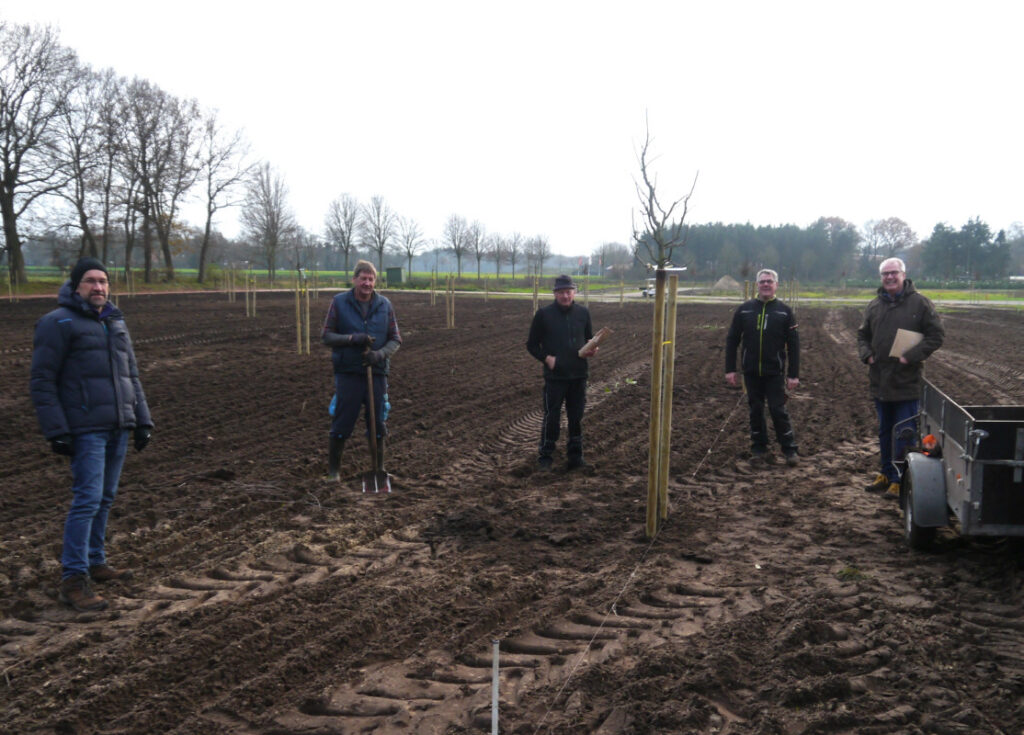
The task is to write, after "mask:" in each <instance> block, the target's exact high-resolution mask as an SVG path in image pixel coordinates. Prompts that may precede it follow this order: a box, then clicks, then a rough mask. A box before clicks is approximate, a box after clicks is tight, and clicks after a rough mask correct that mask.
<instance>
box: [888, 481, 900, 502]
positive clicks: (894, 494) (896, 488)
mask: <svg viewBox="0 0 1024 735" xmlns="http://www.w3.org/2000/svg"><path fill="white" fill-rule="evenodd" d="M885 495H886V497H890V498H895V499H896V500H899V499H900V484H899V483H898V482H890V483H889V489H888V490H886V491H885Z"/></svg>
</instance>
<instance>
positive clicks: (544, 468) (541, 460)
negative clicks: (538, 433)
mask: <svg viewBox="0 0 1024 735" xmlns="http://www.w3.org/2000/svg"><path fill="white" fill-rule="evenodd" d="M553 464H554V460H552V459H551V457H538V458H537V469H538V470H540V471H541V472H550V471H551V467H552V465H553Z"/></svg>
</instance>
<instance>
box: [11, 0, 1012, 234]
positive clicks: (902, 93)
mask: <svg viewBox="0 0 1024 735" xmlns="http://www.w3.org/2000/svg"><path fill="white" fill-rule="evenodd" d="M0 17H3V18H5V19H7V20H12V21H16V22H32V23H41V24H45V23H49V24H52V25H54V26H56V27H58V28H59V30H60V38H61V40H62V42H63V43H64V44H65V45H67V46H69V47H71V48H73V49H75V50H76V51H77V52H78V54H79V56H80V58H81V60H82V61H83V62H84V63H87V64H89V65H91V66H93V67H94V68H102V67H112V68H113V69H115V70H116V71H117V72H118V73H120V74H121V75H124V76H126V77H133V76H138V77H142V78H146V79H148V80H150V81H151V82H153V83H155V84H157V85H159V86H161V87H163V88H164V89H166V90H167V91H169V92H171V93H173V94H175V95H178V96H181V97H195V98H196V99H197V100H198V101H199V103H200V104H201V105H203V106H205V107H209V108H217V109H219V111H220V115H221V118H222V119H223V120H224V121H225V122H226V123H227V124H229V125H231V126H232V127H237V128H241V129H242V130H243V131H244V133H245V135H246V137H247V139H248V140H249V141H250V144H251V147H252V152H253V156H254V157H255V158H258V159H259V160H265V161H268V162H269V163H270V164H271V165H272V166H274V167H275V168H276V169H277V170H278V171H279V172H280V173H281V174H282V175H283V176H284V178H285V181H286V183H287V185H288V188H289V190H290V204H291V206H292V208H293V210H294V212H295V214H296V216H297V217H298V220H299V222H300V224H302V225H303V226H304V227H305V228H307V229H308V230H310V231H313V232H316V233H321V232H322V231H323V222H324V215H325V213H326V211H327V206H328V203H329V202H330V201H331V200H332V199H334V198H336V197H337V196H339V195H340V194H342V193H346V192H347V193H350V194H352V195H354V196H355V197H356V198H358V199H359V200H360V201H363V202H365V201H367V200H368V199H369V198H370V197H371V196H374V195H378V194H379V195H381V196H383V197H384V198H385V200H386V201H387V202H388V203H389V204H390V205H391V206H392V208H393V209H395V210H396V211H397V212H398V213H399V214H401V215H403V216H407V217H412V218H413V219H415V220H416V221H417V222H418V223H419V224H420V227H421V229H422V230H423V232H424V234H425V236H426V237H428V238H432V239H440V237H441V233H442V228H443V225H444V222H445V220H446V219H447V218H448V217H449V215H451V214H458V215H461V216H463V217H465V218H466V219H467V220H469V221H473V220H479V221H480V222H481V223H482V224H483V226H484V228H485V229H486V230H487V231H488V232H492V233H500V234H509V233H512V232H520V233H522V234H523V235H526V236H532V235H544V236H546V237H547V238H548V239H549V241H550V243H551V246H552V249H553V250H554V251H555V252H556V253H562V254H586V253H589V252H591V251H592V250H593V249H594V248H595V247H597V246H599V245H600V244H602V243H604V242H608V241H618V242H624V243H625V242H629V240H630V237H631V231H632V218H633V212H634V210H635V209H636V208H637V195H636V190H635V183H634V182H635V179H636V177H637V175H638V170H639V167H638V164H637V152H638V148H639V145H640V143H641V142H642V140H643V137H644V131H645V120H648V121H649V125H650V131H651V136H652V141H653V142H652V150H653V151H654V152H655V154H656V155H657V158H656V160H655V161H654V164H653V167H652V168H653V170H654V172H655V173H656V175H657V183H658V193H659V195H660V196H661V197H662V198H663V199H664V200H666V201H669V200H672V199H675V198H679V197H681V196H683V195H684V194H685V193H686V192H687V191H688V190H689V188H690V186H691V184H692V183H693V180H694V177H695V176H696V177H697V183H696V188H695V190H694V193H693V197H692V199H691V202H690V210H689V216H688V221H689V222H692V223H704V222H714V221H723V222H727V223H734V222H751V223H753V224H755V225H779V224H796V225H799V226H807V225H809V224H811V223H812V222H813V221H814V220H816V219H817V218H818V217H820V216H838V217H842V218H844V219H846V220H849V221H851V222H853V223H854V224H856V225H858V226H863V225H864V224H865V223H866V222H867V221H869V220H878V219H884V218H886V217H899V218H901V219H903V220H905V221H906V222H908V223H909V224H910V226H911V227H912V228H913V229H914V231H915V232H916V233H917V235H918V236H919V237H926V236H927V235H928V234H929V233H930V232H931V230H932V228H933V227H934V225H935V224H936V223H938V222H945V223H947V224H949V225H950V226H952V227H955V228H958V227H959V226H960V225H962V224H964V223H965V222H966V221H967V220H968V219H969V218H972V217H980V218H981V219H982V220H983V221H985V222H987V223H988V224H989V226H990V227H991V228H992V229H993V231H997V230H999V229H1001V228H1005V227H1008V226H1010V225H1011V224H1012V223H1014V222H1017V221H1024V175H1022V172H1024V144H1022V134H1021V119H1022V115H1021V112H1022V107H1024V95H1022V94H1021V89H1022V85H1024V79H1022V74H1021V71H1022V69H1024V64H1022V61H1021V51H1020V42H1021V41H1020V32H1021V28H1022V27H1024V26H1022V22H1021V21H1022V20H1024V4H1021V3H1017V2H1013V1H1012V0H1010V1H1006V0H1000V1H999V2H989V1H988V0H982V1H981V2H978V1H977V0H974V1H973V2H966V1H965V2H958V3H951V2H943V1H942V0H938V1H936V0H932V1H931V2H900V1H899V0H886V1H885V2H873V1H871V0H867V1H865V0H861V1H860V2H856V3H854V2H821V1H820V0H818V1H815V2H789V1H786V0H781V1H778V0H777V1H774V2H763V1H761V2H725V1H716V2H711V1H708V2H686V1H684V0H675V1H668V0H666V1H665V2H647V1H645V0H631V1H630V2H626V1H625V0H622V1H621V2H603V1H601V0H589V1H588V2H559V1H558V0H545V1H542V2H533V1H532V0H517V1H516V2H488V1H487V0H474V1H472V2H448V1H444V2H431V1H430V0H418V1H415V0H409V1H406V0H401V1H395V2H388V1H387V0H374V1H372V2H367V1H366V0H362V1H360V2H348V1H347V0H341V1H325V0H316V1H307V0H290V1H289V2H283V3H264V2H261V1H260V0H255V1H253V0H246V1H245V2H234V1H232V0H203V1H202V2H195V1H194V0H176V2H173V3H141V2H138V0H132V1H131V2H129V1H127V0H125V1H122V0H95V1H94V2H82V0H69V1H64V0H30V1H28V2H27V1H26V0H18V1H17V2H13V1H11V0H0ZM197 223H198V219H197ZM218 224H219V226H220V227H221V229H222V230H223V231H224V232H225V233H226V234H228V235H229V236H230V235H235V234H237V224H236V222H235V218H234V217H233V216H231V215H225V216H223V217H222V219H221V221H220V222H219V223H218Z"/></svg>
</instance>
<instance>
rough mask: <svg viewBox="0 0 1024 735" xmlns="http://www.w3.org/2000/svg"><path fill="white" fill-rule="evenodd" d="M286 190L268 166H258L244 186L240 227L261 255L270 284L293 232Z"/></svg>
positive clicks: (293, 219) (293, 226)
mask: <svg viewBox="0 0 1024 735" xmlns="http://www.w3.org/2000/svg"><path fill="white" fill-rule="evenodd" d="M287 199H288V187H287V186H286V185H285V183H284V179H283V178H282V177H281V176H280V174H278V173H277V172H276V171H274V169H272V168H271V166H270V164H269V163H266V162H264V163H262V164H260V165H259V166H257V167H256V168H255V169H254V170H253V172H252V174H251V175H250V177H249V180H248V183H247V186H246V196H245V202H244V204H243V206H242V217H241V220H242V226H243V227H244V228H245V231H246V233H247V234H248V235H249V237H251V238H252V240H253V241H254V242H255V243H256V245H257V247H258V248H259V249H260V250H261V251H262V252H263V255H264V258H265V259H266V264H267V273H268V274H269V276H270V281H271V283H273V282H274V279H275V278H276V277H277V253H278V248H279V247H280V246H281V245H282V244H283V243H284V242H285V241H286V240H287V238H288V237H289V236H290V235H291V233H292V232H293V231H294V230H295V226H296V225H295V217H294V216H293V215H292V213H291V210H290V209H289V208H288V204H287Z"/></svg>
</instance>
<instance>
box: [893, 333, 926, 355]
mask: <svg viewBox="0 0 1024 735" xmlns="http://www.w3.org/2000/svg"><path fill="white" fill-rule="evenodd" d="M922 339H924V335H923V334H921V333H920V332H912V331H911V330H909V329H897V330H896V339H894V340H893V341H892V349H891V350H889V357H903V356H904V355H905V354H907V350H909V349H910V348H911V347H913V346H914V345H916V344H917V343H918V342H920V341H921V340H922Z"/></svg>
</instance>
